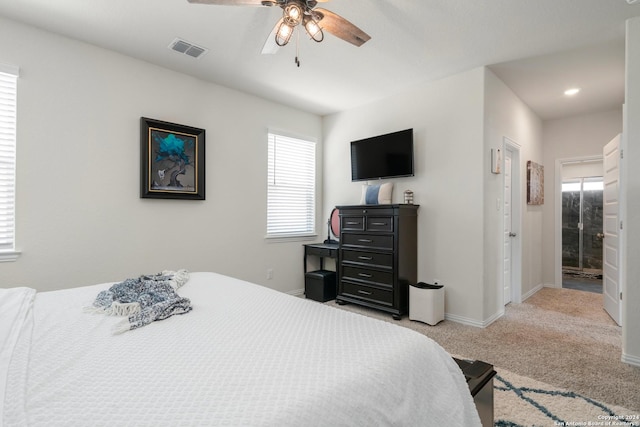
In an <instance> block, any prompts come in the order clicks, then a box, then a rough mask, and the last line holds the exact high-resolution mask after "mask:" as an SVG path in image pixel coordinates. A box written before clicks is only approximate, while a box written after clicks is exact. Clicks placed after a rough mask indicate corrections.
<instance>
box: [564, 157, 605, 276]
mask: <svg viewBox="0 0 640 427" xmlns="http://www.w3.org/2000/svg"><path fill="white" fill-rule="evenodd" d="M603 160H604V159H603V157H602V155H599V156H580V157H567V158H563V159H556V171H555V173H556V182H555V183H554V185H555V193H556V194H555V196H556V197H555V212H554V216H555V220H554V223H555V232H554V240H555V241H554V246H555V250H554V253H555V256H554V273H555V274H554V280H553V281H554V284H553V285H554V286H553V287H554V288H562V168H563V166H564V165H569V164H572V163H587V162H598V161H599V162H602V161H603Z"/></svg>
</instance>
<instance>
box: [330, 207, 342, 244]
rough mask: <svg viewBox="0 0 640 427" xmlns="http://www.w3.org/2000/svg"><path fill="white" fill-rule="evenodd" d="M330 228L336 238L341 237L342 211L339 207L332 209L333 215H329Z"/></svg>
mask: <svg viewBox="0 0 640 427" xmlns="http://www.w3.org/2000/svg"><path fill="white" fill-rule="evenodd" d="M329 228H330V229H331V234H333V237H335V238H336V239H339V238H340V211H339V210H338V208H333V210H332V211H331V215H330V216H329Z"/></svg>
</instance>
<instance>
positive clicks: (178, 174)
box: [140, 117, 205, 200]
mask: <svg viewBox="0 0 640 427" xmlns="http://www.w3.org/2000/svg"><path fill="white" fill-rule="evenodd" d="M204 147H205V130H204V129H199V128H195V127H191V126H184V125H179V124H176V123H168V122H163V121H160V120H153V119H148V118H146V117H141V118H140V148H141V153H140V158H141V167H140V171H141V174H140V197H141V198H152V199H187V200H204V177H205V175H204Z"/></svg>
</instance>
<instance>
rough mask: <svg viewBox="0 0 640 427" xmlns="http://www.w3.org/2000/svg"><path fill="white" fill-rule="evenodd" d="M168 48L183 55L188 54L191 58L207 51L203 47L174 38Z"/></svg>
mask: <svg viewBox="0 0 640 427" xmlns="http://www.w3.org/2000/svg"><path fill="white" fill-rule="evenodd" d="M169 49H171V50H175V51H176V52H180V53H184V54H185V55H189V56H191V57H193V58H199V57H201V56H202V55H204V54H205V53H207V51H208V49H206V48H204V47H201V46H196V45H195V44H193V43H189V42H188V41H186V40H182V39H175V40H174V41H172V42H171V44H170V45H169Z"/></svg>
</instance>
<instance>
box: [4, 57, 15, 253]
mask: <svg viewBox="0 0 640 427" xmlns="http://www.w3.org/2000/svg"><path fill="white" fill-rule="evenodd" d="M17 86H18V69H17V67H13V66H9V65H3V64H0V261H11V260H14V259H15V255H16V254H15V195H16V193H15V188H16V110H17Z"/></svg>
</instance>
